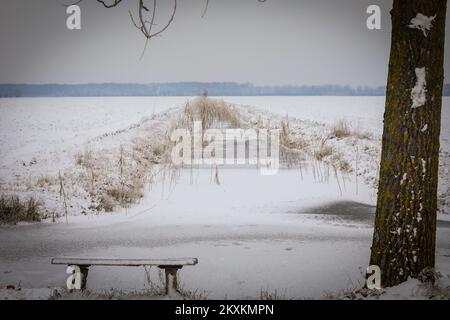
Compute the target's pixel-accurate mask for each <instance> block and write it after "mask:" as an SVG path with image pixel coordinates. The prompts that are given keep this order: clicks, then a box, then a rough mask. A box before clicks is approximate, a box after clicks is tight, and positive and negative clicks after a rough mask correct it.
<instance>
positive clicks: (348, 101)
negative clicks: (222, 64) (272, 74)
mask: <svg viewBox="0 0 450 320" xmlns="http://www.w3.org/2000/svg"><path fill="white" fill-rule="evenodd" d="M187 99H192V98H187V97H167V98H163V97H149V98H128V97H126V98H63V99H59V98H46V99H34V98H33V99H0V152H1V155H2V157H1V159H0V187H1V191H2V192H7V193H11V192H12V193H14V192H16V193H21V194H27V195H37V196H42V194H50V195H51V197H53V198H54V199H53V198H52V199H44V200H46V201H47V202H48V203H49V205H54V206H55V207H54V208H52V209H54V210H59V211H62V210H63V207H62V205H61V200H60V199H58V197H56V198H55V195H57V194H58V192H57V190H58V189H57V188H56V189H55V188H53V189H52V187H51V186H50V187H48V186H46V187H43V188H42V190H40V189H38V188H36V187H35V184H34V182H33V181H34V180H35V179H37V178H39V177H41V176H44V175H50V176H52V175H55V174H57V173H58V171H62V172H64V171H67V170H72V169H73V168H74V158H75V157H76V156H77V154H79V153H80V152H84V150H85V149H86V145H89V147H90V148H93V149H94V150H100V151H101V150H102V149H103V148H105V149H114V148H116V149H117V148H118V147H119V145H121V144H128V143H129V142H130V141H131V140H132V139H134V138H136V137H140V136H142V134H143V133H145V132H147V131H146V130H147V129H146V125H147V124H148V122H151V124H152V125H155V122H156V125H158V123H157V120H158V118H157V117H158V115H159V114H161V113H163V114H164V112H166V111H168V110H173V108H176V107H180V106H182V105H183V104H184V103H185V102H186V100H187ZM224 99H225V100H226V101H227V102H229V103H234V104H238V105H244V106H246V105H248V106H251V107H252V108H246V107H242V108H243V110H250V111H251V112H250V111H249V114H251V117H250V118H252V117H253V116H255V115H257V114H262V115H263V116H266V117H268V118H272V119H274V121H275V120H276V119H275V116H272V115H271V114H272V113H273V114H275V115H278V116H279V117H280V118H283V117H285V116H286V115H288V116H289V119H293V120H291V121H292V128H293V131H295V130H296V129H298V128H300V129H301V128H302V126H307V127H306V130H308V132H316V131H317V132H318V133H320V132H322V131H324V130H327V126H332V125H333V124H335V123H337V122H338V121H339V120H342V119H345V120H346V121H348V122H349V123H350V124H351V126H352V127H353V128H354V129H358V130H359V131H361V132H366V131H367V132H370V133H371V135H373V137H372V138H370V139H367V141H363V142H361V144H359V143H360V142H357V143H356V147H357V148H356V149H354V140H350V139H349V140H348V141H331V142H330V143H332V146H333V147H334V148H342V153H343V155H342V157H343V159H344V160H346V161H348V163H349V165H350V166H351V167H356V166H357V165H358V167H357V168H356V172H357V173H358V175H356V174H355V172H353V173H340V172H337V173H336V174H335V173H332V174H331V175H330V173H329V172H328V171H329V168H327V167H326V166H325V165H322V164H320V163H317V162H314V163H309V162H308V163H307V164H306V165H305V167H304V168H303V170H302V171H301V172H300V170H299V169H298V168H292V169H282V170H280V172H279V173H278V174H277V175H274V176H262V175H260V174H259V171H258V170H256V169H252V168H220V169H219V179H220V184H218V185H217V184H213V183H211V174H212V172H211V170H210V169H196V170H194V171H193V173H192V172H190V171H189V170H182V171H181V173H180V174H181V176H180V178H179V180H178V182H177V183H176V184H173V185H170V184H168V183H167V182H166V183H162V182H158V183H155V184H152V185H149V186H148V187H146V188H145V195H144V197H143V198H142V199H141V201H140V202H139V203H138V204H136V205H133V206H130V207H129V208H127V209H116V210H115V212H112V213H101V214H98V215H94V214H90V213H89V214H87V215H81V208H83V210H87V206H88V204H87V203H86V199H85V196H83V192H82V191H78V190H75V189H76V188H75V187H74V189H73V190H72V189H71V191H73V193H71V194H72V195H73V198H72V199H70V201H71V202H70V204H71V206H72V208H70V209H69V211H70V216H69V217H68V220H69V224H65V220H64V219H62V218H61V219H59V220H58V221H57V223H51V222H50V221H49V220H47V221H45V223H43V224H30V225H28V224H21V225H18V226H8V227H7V226H3V227H0V243H2V246H1V247H0V257H1V260H0V288H1V287H4V286H6V285H15V286H18V285H20V286H22V287H24V288H45V287H60V286H63V285H64V282H65V277H66V275H65V270H64V268H63V267H61V266H52V265H50V264H49V260H50V258H51V257H53V256H61V255H65V256H103V257H157V258H163V257H179V256H193V257H198V258H199V264H198V265H197V266H195V267H186V268H184V269H183V270H182V271H181V274H180V275H181V281H182V284H183V287H184V288H185V289H186V290H191V291H194V290H196V289H199V290H201V291H204V292H206V294H207V295H208V297H209V298H224V297H228V298H245V297H247V298H248V297H249V298H258V297H259V295H260V292H261V290H263V291H267V292H269V293H270V292H274V291H275V290H276V291H277V294H278V295H281V296H284V297H286V298H290V297H293V298H301V297H313V298H321V297H324V295H325V293H326V292H337V291H340V290H346V289H352V288H355V287H360V286H361V284H362V283H363V282H362V281H363V273H364V269H365V267H366V266H367V263H368V258H369V253H370V245H371V236H372V221H373V212H374V207H373V205H374V204H375V201H376V191H375V190H374V188H373V186H372V185H371V184H370V181H371V180H370V179H369V178H370V177H373V176H376V166H377V163H376V162H375V163H370V159H374V158H375V159H376V152H378V149H379V138H380V135H381V132H382V117H383V109H384V98H381V97H225V98H224ZM253 107H255V108H253ZM155 117H156V120H155ZM294 118H296V119H298V120H299V121H298V122H296V120H295V119H294ZM152 121H153V122H152ZM302 121H304V122H302ZM442 127H443V128H442V129H443V131H442V135H441V136H442V139H441V140H442V153H441V158H442V164H441V171H442V175H441V177H444V179H442V178H441V185H440V194H441V195H442V199H444V200H445V199H447V196H448V180H446V178H447V177H449V173H448V172H449V169H450V168H449V165H448V164H449V152H450V143H449V140H448V139H449V137H450V99H449V98H444V106H443V119H442ZM150 133H152V131H150ZM308 138H310V137H308ZM311 139H312V138H311ZM354 150H358V152H360V153H358V160H360V162H359V164H356V163H355V161H354V159H353V158H352V155H353V154H354V152H355V151H354ZM372 162H373V161H372ZM374 168H375V169H374ZM327 170H328V171H327ZM445 170H446V171H445ZM326 172H328V173H326ZM321 177H322V178H321ZM323 177H326V178H323ZM366 182H369V183H366ZM27 184H29V186H26V185H27ZM24 185H25V187H24ZM46 188H48V189H46ZM49 190H50V191H51V192H50V191H49ZM443 208H446V207H445V206H443ZM440 219H441V220H448V219H447V218H446V215H440ZM449 225H450V223H448V222H445V221H441V222H440V223H439V226H438V250H437V262H438V269H439V271H441V272H442V273H443V274H444V275H445V276H447V275H449V274H450V245H449V243H450V228H449ZM152 279H153V280H154V281H156V282H157V281H158V275H157V274H152ZM145 285H146V274H145V272H144V270H143V269H135V268H134V269H133V268H131V269H130V268H93V269H92V271H91V272H90V275H89V281H88V287H89V288H91V289H95V290H100V289H109V288H119V289H124V290H136V289H142V288H144V287H145ZM147 285H148V284H147Z"/></svg>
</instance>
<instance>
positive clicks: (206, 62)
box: [0, 0, 450, 86]
mask: <svg viewBox="0 0 450 320" xmlns="http://www.w3.org/2000/svg"><path fill="white" fill-rule="evenodd" d="M64 1H66V3H67V2H68V3H70V2H71V0H2V6H1V9H0V10H1V11H0V58H1V59H0V83H86V82H138V83H150V82H175V81H202V82H212V81H235V82H252V83H255V84H258V85H273V84H275V85H283V84H295V85H303V84H307V85H311V84H342V85H346V84H350V85H370V86H375V85H384V84H385V83H386V78H387V65H388V59H389V47H390V31H391V24H390V16H389V10H390V9H391V7H392V0H267V1H266V2H265V3H260V2H258V1H257V0H210V5H209V10H208V12H207V14H206V16H205V17H204V18H203V19H202V18H201V14H202V11H203V7H204V4H205V0H179V1H178V2H179V7H178V10H177V14H176V16H175V21H174V23H173V25H172V26H171V27H170V28H169V29H168V30H167V31H166V32H165V33H164V34H163V35H162V37H160V38H157V39H153V40H151V41H150V43H149V45H148V48H147V51H146V53H145V55H144V57H143V59H142V60H139V58H140V55H141V52H142V49H143V46H144V43H145V38H143V36H142V35H141V34H140V33H139V31H138V30H136V29H135V28H134V26H133V25H132V24H131V22H130V18H129V15H128V10H129V9H133V8H134V7H135V6H136V2H137V1H136V0H124V3H123V4H121V5H120V6H119V7H117V8H113V9H104V8H103V7H102V6H101V5H100V4H98V3H97V2H96V1H95V0H84V2H82V3H81V5H80V6H81V10H82V13H81V17H82V29H81V30H80V31H69V30H67V28H66V18H67V15H66V12H65V7H64V6H63V5H62V4H63V3H64ZM106 1H107V2H108V1H113V0H106ZM171 1H172V0H160V1H159V2H160V3H161V5H160V7H159V10H160V12H159V15H158V17H159V21H158V22H159V23H160V24H163V22H164V20H166V19H167V18H168V16H169V9H170V6H171V5H172V2H171ZM370 4H378V5H379V6H380V7H381V8H382V11H383V12H382V30H381V31H378V30H375V31H371V30H368V29H367V27H366V19H367V17H368V15H367V14H366V8H367V7H368V6H369V5H370ZM447 21H448V23H447V41H446V46H447V48H448V49H449V50H450V47H449V45H450V39H449V38H450V20H449V15H448V14H447ZM447 56H449V55H448V54H447ZM446 60H447V61H446V80H447V81H449V79H450V61H449V60H450V59H446Z"/></svg>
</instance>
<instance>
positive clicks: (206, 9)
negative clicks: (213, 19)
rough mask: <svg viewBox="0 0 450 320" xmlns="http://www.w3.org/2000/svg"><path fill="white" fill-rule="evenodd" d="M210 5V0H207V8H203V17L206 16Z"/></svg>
mask: <svg viewBox="0 0 450 320" xmlns="http://www.w3.org/2000/svg"><path fill="white" fill-rule="evenodd" d="M208 5H209V0H206V4H205V9H204V10H203V13H202V18H204V17H205V14H206V11H208Z"/></svg>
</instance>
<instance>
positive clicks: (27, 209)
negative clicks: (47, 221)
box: [0, 195, 42, 224]
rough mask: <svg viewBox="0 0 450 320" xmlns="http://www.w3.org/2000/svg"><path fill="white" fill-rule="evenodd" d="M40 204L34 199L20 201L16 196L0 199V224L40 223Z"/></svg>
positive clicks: (3, 196)
mask: <svg viewBox="0 0 450 320" xmlns="http://www.w3.org/2000/svg"><path fill="white" fill-rule="evenodd" d="M41 216H42V215H41V203H40V202H38V201H37V200H36V199H35V198H33V197H30V198H29V199H28V200H21V199H20V198H19V197H17V196H5V195H2V196H1V197H0V223H2V224H3V223H4V224H17V223H18V222H21V221H27V222H39V221H41Z"/></svg>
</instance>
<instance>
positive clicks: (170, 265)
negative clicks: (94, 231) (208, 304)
mask: <svg viewBox="0 0 450 320" xmlns="http://www.w3.org/2000/svg"><path fill="white" fill-rule="evenodd" d="M51 263H52V264H64V265H67V266H69V267H74V266H76V267H77V268H79V270H80V273H81V285H80V289H81V290H84V289H86V282H87V276H88V272H89V267H91V266H105V267H106V266H107V267H112V266H121V267H141V266H156V267H158V268H159V269H163V270H164V273H165V293H166V294H168V293H169V290H170V283H171V282H172V286H171V287H172V288H173V289H174V290H178V279H177V272H178V270H179V269H181V268H183V266H194V265H196V264H197V263H198V259H197V258H180V259H105V258H69V257H61V258H53V259H52V260H51ZM170 280H172V281H170Z"/></svg>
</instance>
